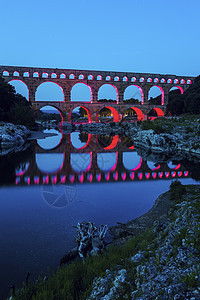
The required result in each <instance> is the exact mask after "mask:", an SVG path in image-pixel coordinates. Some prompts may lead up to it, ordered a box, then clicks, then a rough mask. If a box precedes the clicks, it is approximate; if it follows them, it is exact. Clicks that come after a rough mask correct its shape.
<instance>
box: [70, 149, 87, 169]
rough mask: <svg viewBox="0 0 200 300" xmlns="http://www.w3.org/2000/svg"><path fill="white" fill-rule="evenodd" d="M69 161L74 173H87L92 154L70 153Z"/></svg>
mask: <svg viewBox="0 0 200 300" xmlns="http://www.w3.org/2000/svg"><path fill="white" fill-rule="evenodd" d="M70 161H71V167H72V169H73V170H74V171H75V172H79V173H80V172H87V171H89V170H90V168H91V165H92V153H91V152H90V153H71V154H70Z"/></svg>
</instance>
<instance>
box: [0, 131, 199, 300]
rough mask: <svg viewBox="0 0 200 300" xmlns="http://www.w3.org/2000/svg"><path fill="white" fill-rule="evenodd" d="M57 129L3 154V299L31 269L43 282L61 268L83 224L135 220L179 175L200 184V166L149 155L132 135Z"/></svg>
mask: <svg viewBox="0 0 200 300" xmlns="http://www.w3.org/2000/svg"><path fill="white" fill-rule="evenodd" d="M53 131H54V130H51V132H53ZM55 132H56V131H55ZM56 134H57V135H56V136H54V137H49V138H46V139H43V140H38V141H34V142H33V143H32V145H31V147H30V149H28V150H26V151H24V152H22V153H16V154H10V155H8V156H6V157H0V168H1V175H0V185H1V187H0V204H1V209H0V267H1V275H0V276H1V278H0V299H4V298H5V297H6V295H8V291H9V290H8V285H9V284H15V285H16V286H17V285H21V283H22V281H24V280H25V278H26V274H27V272H30V273H31V279H32V280H35V279H36V278H37V275H38V274H41V273H42V272H45V271H46V270H47V268H48V267H50V268H51V269H55V268H56V267H57V266H58V265H59V261H60V258H61V257H62V256H63V255H64V254H65V252H66V251H68V250H70V249H71V248H72V247H74V246H75V242H74V236H75V229H74V228H73V227H72V226H73V225H76V224H77V223H78V222H81V221H83V220H86V221H92V222H95V224H96V225H101V224H108V226H111V225H114V224H116V222H127V221H128V220H131V219H133V218H135V217H137V216H140V215H141V214H143V213H145V212H147V211H148V210H149V209H150V208H151V207H152V205H153V204H154V201H155V199H156V198H157V197H158V195H159V194H160V193H163V192H165V191H166V190H168V188H169V185H170V183H171V180H172V179H175V178H179V179H180V180H181V181H182V183H184V184H189V183H198V182H199V181H198V180H199V179H198V178H199V175H198V172H196V170H198V169H199V167H198V165H197V164H195V163H188V162H170V161H169V162H167V163H160V164H159V162H158V163H157V164H154V163H153V162H151V161H145V160H143V159H142V158H141V157H140V156H139V155H138V154H137V152H136V151H135V149H134V145H133V144H132V141H131V139H130V138H128V137H119V136H96V135H90V134H89V135H88V134H85V133H81V134H80V133H79V132H73V133H72V134H63V133H61V132H56ZM193 178H196V179H193Z"/></svg>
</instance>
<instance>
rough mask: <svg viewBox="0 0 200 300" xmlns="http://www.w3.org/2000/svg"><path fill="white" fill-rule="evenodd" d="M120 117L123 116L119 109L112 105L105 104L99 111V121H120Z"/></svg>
mask: <svg viewBox="0 0 200 300" xmlns="http://www.w3.org/2000/svg"><path fill="white" fill-rule="evenodd" d="M120 119H121V118H120V115H119V114H118V112H117V110H116V109H115V108H114V107H112V106H105V107H103V108H102V109H101V110H100V111H99V113H98V121H99V122H106V123H110V122H119V121H120Z"/></svg>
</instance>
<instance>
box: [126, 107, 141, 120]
mask: <svg viewBox="0 0 200 300" xmlns="http://www.w3.org/2000/svg"><path fill="white" fill-rule="evenodd" d="M129 109H132V110H134V111H135V113H136V115H137V120H138V121H143V120H144V114H143V112H142V110H141V109H140V108H138V107H135V106H132V107H129Z"/></svg>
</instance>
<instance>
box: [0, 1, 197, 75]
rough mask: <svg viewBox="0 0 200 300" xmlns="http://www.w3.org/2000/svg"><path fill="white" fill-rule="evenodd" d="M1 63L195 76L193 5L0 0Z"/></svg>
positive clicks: (144, 2) (195, 31)
mask: <svg viewBox="0 0 200 300" xmlns="http://www.w3.org/2000/svg"><path fill="white" fill-rule="evenodd" d="M0 12H1V27H0V38H1V39H0V41H1V47H0V64H1V65H19V66H36V67H57V68H75V69H91V70H109V71H110V70H113V71H131V72H150V73H163V74H164V73H165V74H166V73H167V74H177V75H191V76H197V75H199V74H200V59H199V53H200V1H199V0H190V1H188V0H168V1H167V0H126V1H122V0H101V1H99V0H96V1H95V0H73V1H72V0H70V1H69V0H57V1H55V0H54V1H52V0H40V1H39V0H34V1H27V0H26V1H25V0H18V1H16V0H10V1H1V5H0Z"/></svg>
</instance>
